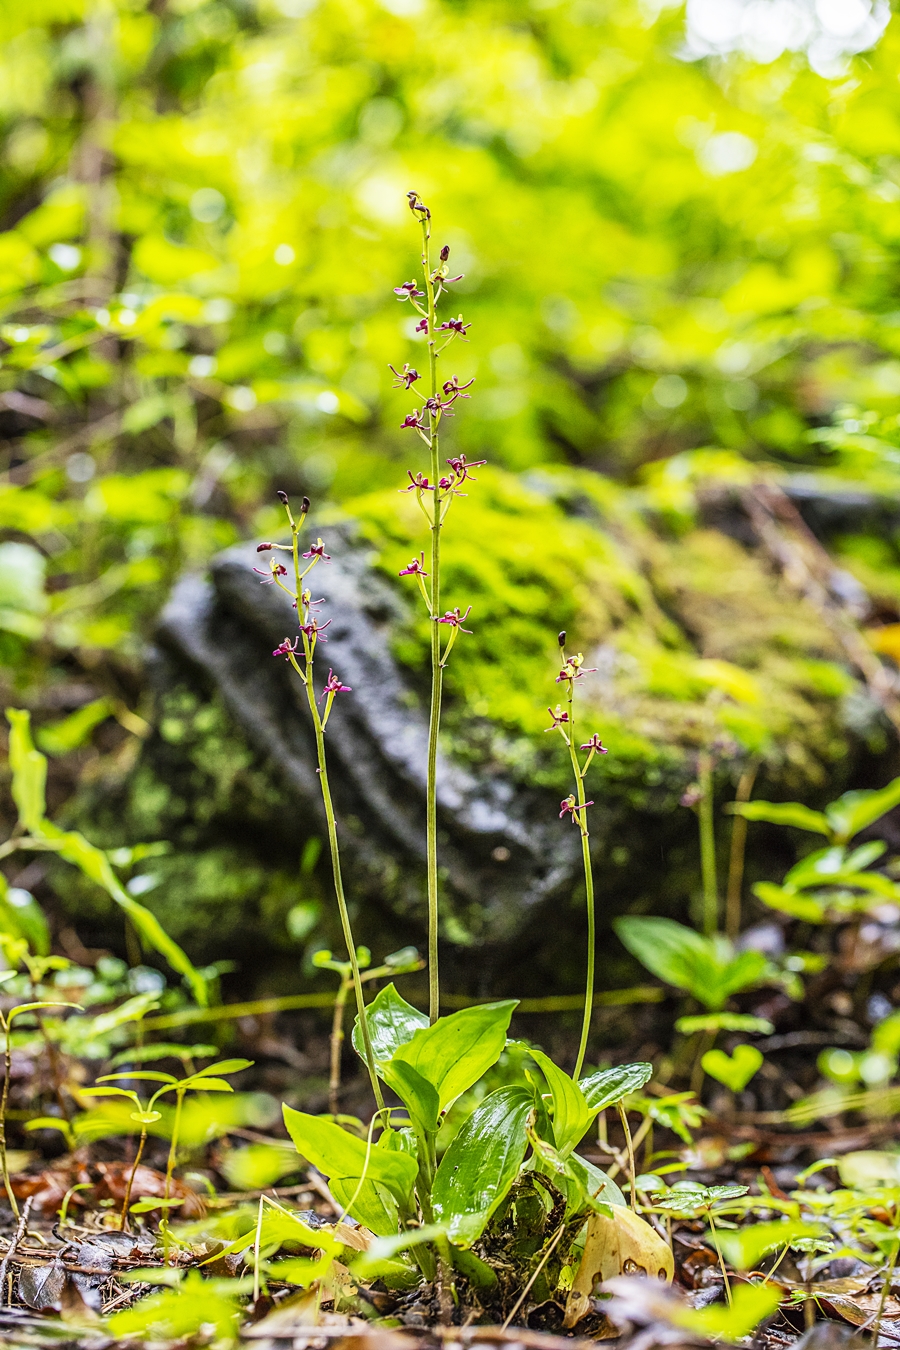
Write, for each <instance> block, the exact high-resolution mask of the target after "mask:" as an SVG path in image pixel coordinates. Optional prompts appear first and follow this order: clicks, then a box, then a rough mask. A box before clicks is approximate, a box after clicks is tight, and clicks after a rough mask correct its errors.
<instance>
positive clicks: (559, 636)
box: [556, 629, 566, 647]
mask: <svg viewBox="0 0 900 1350" xmlns="http://www.w3.org/2000/svg"><path fill="white" fill-rule="evenodd" d="M556 640H557V642H558V643H559V645H560V647H564V646H565V645H566V630H565V629H563V631H562V632H561V633H558V634H557V638H556Z"/></svg>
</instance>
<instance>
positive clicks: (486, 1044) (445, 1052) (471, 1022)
mask: <svg viewBox="0 0 900 1350" xmlns="http://www.w3.org/2000/svg"><path fill="white" fill-rule="evenodd" d="M515 1006H516V1000H515V999H506V1000H504V1001H503V1002H502V1003H481V1004H479V1005H478V1006H477V1007H475V1008H463V1009H462V1010H461V1011H460V1012H456V1013H452V1014H451V1015H450V1016H449V1017H441V1018H440V1019H439V1020H438V1021H437V1022H435V1024H434V1026H430V1027H423V1028H422V1029H421V1030H419V1031H416V1032H415V1034H414V1035H413V1037H412V1039H411V1040H410V1041H407V1042H406V1044H405V1045H401V1046H400V1047H399V1049H398V1050H397V1051H396V1054H395V1056H394V1058H395V1059H402V1060H403V1061H404V1062H405V1063H407V1064H411V1065H412V1067H413V1068H414V1069H415V1070H416V1072H417V1073H419V1074H421V1076H422V1077H423V1078H424V1079H426V1081H427V1082H429V1083H431V1085H432V1087H434V1088H435V1089H436V1090H437V1093H438V1096H439V1098H440V1104H441V1110H442V1111H445V1110H446V1109H447V1107H448V1106H449V1105H450V1103H451V1102H453V1101H455V1100H456V1098H457V1097H458V1096H459V1095H460V1093H462V1092H465V1091H466V1089H467V1088H470V1087H471V1086H472V1084H473V1083H477V1082H478V1079H479V1078H480V1077H481V1075H482V1074H483V1073H485V1071H486V1070H487V1069H489V1068H490V1067H491V1065H492V1064H496V1062H497V1060H498V1059H499V1058H500V1052H501V1051H502V1049H503V1047H504V1045H505V1044H506V1033H507V1030H508V1029H509V1019H510V1018H511V1017H512V1014H513V1009H514V1008H515Z"/></svg>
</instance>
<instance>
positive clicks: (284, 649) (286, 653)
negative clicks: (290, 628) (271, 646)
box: [272, 638, 300, 661]
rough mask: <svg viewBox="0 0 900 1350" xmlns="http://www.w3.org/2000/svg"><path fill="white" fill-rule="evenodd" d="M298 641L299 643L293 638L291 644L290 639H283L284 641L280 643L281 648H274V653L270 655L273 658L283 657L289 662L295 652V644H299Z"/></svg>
mask: <svg viewBox="0 0 900 1350" xmlns="http://www.w3.org/2000/svg"><path fill="white" fill-rule="evenodd" d="M299 641H300V639H299V638H294V640H293V642H291V640H290V638H285V639H284V641H283V642H282V644H281V646H280V647H276V648H275V650H274V652H273V653H272V655H273V656H283V657H285V658H286V659H287V660H288V661H290V659H291V657H292V656H293V655H294V653H295V652H296V650H297V644H298V643H299Z"/></svg>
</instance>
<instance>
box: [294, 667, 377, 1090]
mask: <svg viewBox="0 0 900 1350" xmlns="http://www.w3.org/2000/svg"><path fill="white" fill-rule="evenodd" d="M306 669H307V677H306V696H307V700H308V702H309V708H310V712H311V713H312V719H313V726H314V727H315V731H316V754H317V755H318V759H319V787H320V789H321V792H322V803H323V805H324V807H325V819H326V820H327V822H328V846H329V848H330V850H331V870H332V873H333V875H334V890H335V895H336V896H337V902H338V912H339V914H340V916H341V928H342V929H343V932H344V942H345V943H346V946H347V954H348V955H349V957H350V967H351V969H352V971H353V988H354V990H355V991H356V1009H357V1012H358V1014H359V1026H360V1030H361V1031H362V1038H363V1046H364V1049H365V1056H366V1068H367V1069H368V1070H369V1079H370V1081H371V1083H372V1092H373V1093H374V1095H375V1102H376V1104H377V1106H378V1109H379V1111H381V1110H383V1109H384V1097H383V1096H382V1093H381V1084H380V1083H379V1081H378V1074H377V1072H376V1069H375V1054H374V1051H373V1050H372V1037H371V1036H370V1034H369V1019H368V1018H367V1016H366V1002H365V999H364V998H363V987H362V980H361V978H360V974H359V962H358V961H357V959H356V944H355V942H354V940H353V928H352V926H351V924H350V913H349V911H348V909H347V898H346V896H345V895H344V880H343V877H342V875H341V855H340V849H339V846H338V837H337V821H336V820H335V815H334V805H333V803H332V800H331V788H330V786H329V783H328V765H327V763H326V760H325V733H324V731H323V729H322V719H321V718H320V717H319V710H318V708H317V707H316V694H315V690H314V689H313V682H312V661H311V660H310V661H308V662H307V667H306Z"/></svg>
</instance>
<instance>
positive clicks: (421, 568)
mask: <svg viewBox="0 0 900 1350" xmlns="http://www.w3.org/2000/svg"><path fill="white" fill-rule="evenodd" d="M404 490H405V491H406V492H408V491H409V488H406V489H404ZM397 575H398V576H399V577H412V576H419V577H427V576H428V573H427V572H426V571H425V554H424V553H420V554H419V556H418V558H413V560H412V562H411V563H410V564H409V567H404V568H403V570H402V572H398V573H397Z"/></svg>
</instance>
